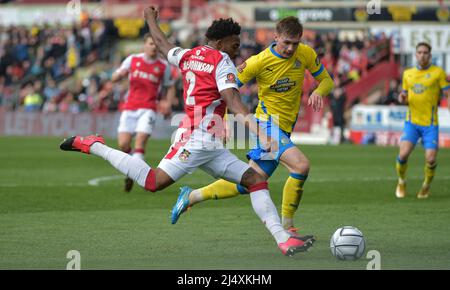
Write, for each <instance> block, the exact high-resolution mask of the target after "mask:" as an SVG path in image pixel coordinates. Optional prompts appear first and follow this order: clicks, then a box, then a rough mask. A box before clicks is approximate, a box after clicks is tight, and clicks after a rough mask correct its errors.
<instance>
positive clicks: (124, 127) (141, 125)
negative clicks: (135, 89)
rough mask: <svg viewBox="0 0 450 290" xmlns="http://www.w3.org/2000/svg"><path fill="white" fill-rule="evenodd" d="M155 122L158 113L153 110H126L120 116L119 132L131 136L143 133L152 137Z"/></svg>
mask: <svg viewBox="0 0 450 290" xmlns="http://www.w3.org/2000/svg"><path fill="white" fill-rule="evenodd" d="M155 121H156V113H155V111H153V110H151V109H138V110H125V111H123V112H122V114H121V115H120V121H119V127H118V128H117V132H119V133H122V132H123V133H131V134H134V133H136V132H142V133H146V134H148V135H151V134H152V131H153V126H154V125H155Z"/></svg>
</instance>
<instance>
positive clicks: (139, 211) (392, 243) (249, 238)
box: [0, 137, 450, 269]
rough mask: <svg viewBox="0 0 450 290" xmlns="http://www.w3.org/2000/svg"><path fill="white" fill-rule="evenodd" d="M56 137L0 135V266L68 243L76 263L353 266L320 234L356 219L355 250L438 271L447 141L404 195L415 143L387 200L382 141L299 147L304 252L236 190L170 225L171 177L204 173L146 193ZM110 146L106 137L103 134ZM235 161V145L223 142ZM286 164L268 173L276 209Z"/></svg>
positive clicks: (41, 261)
mask: <svg viewBox="0 0 450 290" xmlns="http://www.w3.org/2000/svg"><path fill="white" fill-rule="evenodd" d="M60 141H61V139H60V138H31V137H1V138H0V221H1V227H0V269H65V268H66V264H67V263H68V262H69V259H67V258H66V254H67V252H68V251H70V250H78V251H79V252H80V253H81V268H82V269H365V268H366V265H367V263H368V261H369V260H368V259H366V258H365V255H364V256H363V258H361V259H360V260H358V261H352V262H350V261H345V262H342V261H338V260H336V259H335V258H334V257H333V256H332V255H331V253H330V249H329V241H330V237H331V235H332V234H333V232H334V231H335V229H337V228H338V227H340V226H344V225H352V226H356V227H358V228H359V229H360V230H361V231H362V232H363V233H364V235H365V238H366V252H367V251H368V250H378V251H379V252H380V253H381V268H382V269H450V251H449V249H450V227H449V225H448V222H449V220H450V186H449V185H450V162H449V161H450V150H448V149H442V150H440V152H439V154H438V164H439V165H438V168H437V174H436V177H435V180H434V181H433V184H432V191H431V197H430V198H429V199H427V200H418V199H416V197H415V194H416V192H417V191H418V190H419V188H420V185H421V182H422V179H423V166H424V163H423V162H424V160H423V152H424V151H423V149H422V148H419V147H418V148H417V149H416V150H415V152H414V153H413V155H412V156H411V158H410V160H409V169H408V173H407V176H408V184H407V190H408V196H407V197H406V198H405V199H403V200H398V199H396V198H395V196H394V190H395V185H396V177H395V176H396V175H395V169H394V168H395V167H394V166H395V158H396V156H397V153H398V149H397V148H394V147H390V148H382V147H371V146H368V147H359V146H351V145H345V146H336V147H334V146H302V147H301V149H302V150H303V152H304V153H305V154H306V155H307V156H308V157H309V159H310V161H311V164H312V169H311V172H310V176H309V179H308V181H307V183H306V186H305V194H304V197H303V200H302V203H301V207H300V210H299V211H298V213H297V215H296V225H298V226H300V227H301V233H303V234H306V233H313V234H315V235H316V236H317V237H318V241H317V242H316V244H315V246H314V247H313V248H312V250H311V251H309V252H307V253H300V254H297V255H296V256H294V257H292V258H288V257H285V256H283V255H282V254H281V252H280V251H279V250H278V249H277V247H276V244H275V242H274V240H273V239H272V237H271V236H270V234H269V233H268V231H267V230H266V229H265V227H264V226H263V225H262V224H261V222H260V221H259V219H258V218H257V216H256V214H255V213H254V212H253V209H252V208H251V203H250V200H249V197H248V196H239V197H237V198H233V199H226V200H221V201H207V202H204V203H202V204H199V205H196V206H195V207H193V208H192V210H190V211H188V212H187V213H185V214H183V215H182V216H181V218H180V220H179V221H178V223H177V224H176V225H171V224H170V210H171V208H172V206H173V204H174V202H175V201H176V198H177V195H178V188H179V187H180V186H182V185H189V186H191V187H200V186H203V185H206V184H208V183H209V182H212V181H213V178H212V177H209V176H208V175H207V174H205V173H203V172H202V171H200V170H198V171H197V172H195V173H194V174H193V175H190V176H186V177H184V178H183V179H181V180H180V181H179V182H178V183H176V184H175V185H172V186H171V187H169V188H167V189H165V190H163V191H161V192H159V193H150V192H146V191H144V190H143V189H141V188H139V187H138V186H137V185H135V187H134V188H133V191H132V192H131V193H129V194H127V193H124V192H123V191H122V187H123V179H122V178H120V179H113V180H106V181H103V182H100V183H99V185H98V186H91V185H89V184H88V181H89V180H91V179H94V178H98V177H103V176H115V175H120V173H119V172H118V171H116V170H115V169H114V168H112V167H111V166H110V165H109V164H108V163H106V162H105V161H104V160H103V159H101V158H98V157H95V156H88V155H84V154H80V153H76V152H62V151H60V150H59V148H58V146H59V142H60ZM107 142H108V143H109V144H113V145H114V146H115V144H116V142H115V140H107ZM168 147H169V142H168V141H154V140H151V141H150V142H149V144H148V148H147V158H146V159H147V161H148V162H149V163H150V164H151V165H152V166H156V165H157V164H158V162H159V160H160V159H161V158H162V157H163V155H164V154H165V153H166V152H167V150H168ZM235 153H237V154H238V155H239V156H240V158H241V159H244V156H245V151H244V150H239V151H235ZM286 178H287V171H286V169H285V168H284V167H282V166H280V168H279V169H278V170H277V171H276V173H275V174H274V176H273V177H272V178H271V179H270V190H271V195H272V198H273V200H274V202H275V204H276V205H277V207H278V209H281V196H282V189H283V186H284V182H285V180H286Z"/></svg>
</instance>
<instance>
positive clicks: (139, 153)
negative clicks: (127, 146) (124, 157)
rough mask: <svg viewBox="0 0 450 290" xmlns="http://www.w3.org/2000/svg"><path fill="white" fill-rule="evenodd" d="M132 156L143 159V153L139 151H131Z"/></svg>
mask: <svg viewBox="0 0 450 290" xmlns="http://www.w3.org/2000/svg"><path fill="white" fill-rule="evenodd" d="M133 157H136V158H139V159H141V160H144V154H142V153H141V152H134V153H133Z"/></svg>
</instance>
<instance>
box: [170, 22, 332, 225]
mask: <svg viewBox="0 0 450 290" xmlns="http://www.w3.org/2000/svg"><path fill="white" fill-rule="evenodd" d="M302 33H303V27H302V24H301V23H300V22H299V20H298V18H296V17H286V18H284V19H282V20H280V21H279V22H278V23H277V25H276V33H275V42H274V43H272V44H271V45H270V46H269V47H268V48H266V49H265V50H263V51H262V52H261V53H259V54H257V55H254V56H252V57H250V58H249V59H247V60H246V61H245V62H244V63H242V64H241V65H240V66H239V67H238V84H239V86H242V85H243V84H245V83H247V82H249V81H250V80H252V79H253V78H256V82H257V84H258V99H259V103H258V106H257V108H256V112H255V117H256V119H257V122H258V123H259V125H260V127H262V128H265V129H267V134H269V135H272V138H274V137H275V138H276V139H278V143H279V151H278V152H277V154H276V156H275V158H270V156H269V153H268V152H265V150H263V149H262V148H261V147H260V146H259V142H258V140H256V142H255V143H256V147H255V148H253V149H252V150H250V151H249V152H248V154H247V158H248V159H249V160H250V165H251V167H252V168H254V169H255V170H256V171H257V172H258V173H260V174H261V175H263V176H264V177H265V178H266V179H268V178H269V177H270V176H271V175H272V174H273V172H274V171H275V169H276V168H277V167H278V164H279V163H282V164H283V165H284V166H285V167H286V168H287V169H288V170H289V172H290V175H289V177H288V178H287V180H286V183H285V185H284V189H283V203H282V224H283V227H284V228H285V229H288V230H289V231H290V232H291V233H293V234H297V233H296V232H297V230H296V229H295V228H294V222H293V218H294V214H295V212H296V211H297V208H298V206H299V204H300V200H301V198H302V194H303V187H304V184H305V182H306V179H307V177H308V172H309V169H310V163H309V160H308V158H307V157H306V156H305V154H303V153H302V152H301V151H300V149H299V148H298V147H296V146H295V145H294V144H293V143H292V141H291V139H290V135H291V132H292V130H293V128H294V126H295V123H296V121H297V116H298V113H299V110H300V104H301V96H302V86H303V80H304V77H305V70H308V71H310V72H311V74H312V75H313V77H314V78H315V79H316V80H317V81H318V82H319V86H318V87H317V89H316V90H315V91H314V92H313V93H312V94H311V96H310V97H309V99H308V105H310V106H312V107H313V109H314V111H319V110H321V109H322V107H323V100H322V98H323V97H325V96H327V95H328V94H329V93H330V92H331V90H332V89H333V80H332V79H331V77H330V75H329V74H328V72H327V70H326V69H325V68H324V66H323V65H322V63H321V62H320V60H319V58H318V57H317V54H316V52H315V51H314V49H312V48H311V47H309V46H307V45H305V44H302V43H300V39H301V37H302ZM243 193H247V190H246V189H245V188H243V187H242V186H241V185H238V184H234V183H231V182H228V181H225V180H218V181H216V182H214V183H212V184H210V185H208V186H206V187H203V188H200V189H197V190H192V189H191V188H189V187H184V188H182V190H181V193H180V195H179V197H178V200H177V203H176V204H175V206H174V207H173V210H172V223H173V224H174V223H176V222H177V220H178V218H179V216H180V214H181V213H182V212H184V211H185V210H186V209H187V208H188V207H189V206H191V205H193V204H195V203H198V202H200V201H204V200H208V199H223V198H229V197H234V196H237V195H239V194H243Z"/></svg>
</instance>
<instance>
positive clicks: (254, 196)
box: [60, 7, 313, 256]
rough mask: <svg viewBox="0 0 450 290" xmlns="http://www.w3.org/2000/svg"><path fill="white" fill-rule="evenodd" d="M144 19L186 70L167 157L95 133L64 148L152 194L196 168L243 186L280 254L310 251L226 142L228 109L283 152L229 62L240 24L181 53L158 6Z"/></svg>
mask: <svg viewBox="0 0 450 290" xmlns="http://www.w3.org/2000/svg"><path fill="white" fill-rule="evenodd" d="M144 15H145V19H146V21H147V23H148V26H149V28H150V32H151V33H152V37H153V39H154V40H155V43H156V45H157V47H158V48H159V49H160V50H161V52H162V53H163V54H164V55H166V56H167V59H168V60H169V62H170V63H171V64H173V65H175V66H178V67H179V68H180V69H181V74H182V78H183V89H184V92H183V93H184V94H183V97H184V101H185V113H186V117H185V118H184V119H183V121H182V122H181V124H180V126H179V128H178V130H177V134H176V135H177V136H176V137H175V140H174V143H173V144H172V146H171V147H170V149H169V151H168V153H167V155H166V156H165V157H164V158H163V159H162V160H161V162H160V163H159V165H158V167H157V168H152V167H150V166H149V165H148V164H147V163H145V162H144V161H142V160H141V159H139V158H135V157H133V156H130V155H128V154H126V153H124V152H122V151H119V150H115V149H113V148H110V147H108V146H106V145H105V144H104V140H103V138H102V137H99V136H93V135H92V136H87V137H80V136H74V137H71V138H68V139H66V140H64V141H63V142H62V143H61V145H60V148H61V149H62V150H66V151H81V152H83V153H88V154H94V155H97V156H100V157H102V158H103V159H105V160H106V161H108V162H109V163H110V164H111V165H112V166H114V167H115V168H116V169H118V170H119V171H121V172H122V173H124V174H126V175H127V176H129V177H130V178H132V179H133V180H134V181H136V182H137V183H138V184H139V185H140V186H142V187H144V188H145V189H147V190H149V191H152V192H154V191H158V190H161V189H163V188H165V187H167V186H169V185H171V184H173V183H174V182H176V181H177V180H178V179H180V178H181V177H183V176H184V175H186V174H190V173H192V172H194V170H195V169H197V168H201V169H202V170H204V171H205V172H206V173H208V174H210V175H212V176H214V177H217V178H223V179H225V180H228V181H231V182H236V183H239V184H241V185H243V186H245V187H247V188H248V189H249V192H250V200H251V203H252V206H253V209H254V211H255V213H256V214H257V215H258V217H259V218H260V219H261V221H262V222H263V224H264V225H265V227H266V228H267V229H268V230H269V232H270V233H271V234H272V236H273V237H274V239H275V241H276V243H277V245H278V248H279V249H280V250H281V252H282V253H283V254H284V255H286V256H292V255H294V254H295V253H297V252H303V251H306V250H307V249H308V248H309V247H310V246H311V245H312V243H313V241H312V240H311V239H306V238H304V237H297V236H292V235H291V234H290V233H289V232H288V231H286V230H285V229H284V228H283V227H282V225H281V221H280V217H279V215H278V213H277V209H276V207H275V205H274V204H273V201H272V199H271V197H270V193H269V190H268V184H267V182H266V181H265V179H264V178H263V177H262V176H261V175H260V174H259V173H257V172H256V171H255V170H254V169H253V168H251V167H250V166H249V165H248V164H247V163H245V162H244V161H242V160H239V159H238V158H237V157H236V156H235V155H233V154H232V153H231V152H230V151H229V150H228V149H226V148H225V146H224V144H223V142H222V140H223V137H224V134H223V133H224V132H223V131H224V130H223V116H224V113H225V108H226V107H228V108H229V109H230V110H231V111H233V112H234V113H235V114H236V119H237V120H238V121H240V122H242V123H244V124H245V125H246V126H248V128H249V129H250V131H251V132H254V133H255V134H257V133H259V138H260V140H261V144H263V147H264V148H265V149H266V150H268V151H269V152H271V151H275V152H276V151H277V150H278V143H277V142H275V141H274V140H272V139H271V138H270V137H269V136H267V134H266V133H265V131H264V130H260V132H258V124H257V123H256V121H255V119H254V118H253V116H252V115H251V114H250V112H249V111H248V109H247V107H246V106H245V105H244V104H243V103H242V102H241V99H240V95H239V91H238V89H237V88H238V86H237V77H236V75H237V71H236V67H235V66H234V64H233V63H232V61H231V59H230V58H234V57H236V55H237V52H238V50H239V46H240V39H239V34H240V32H241V27H240V26H239V24H238V23H236V22H234V21H233V20H232V19H231V18H230V19H220V20H215V21H214V22H213V23H212V25H211V26H210V27H209V28H208V30H207V31H206V38H207V45H202V46H198V47H195V48H192V49H182V48H180V47H176V46H174V45H173V44H171V43H170V42H168V40H167V38H166V37H165V35H164V33H163V32H162V31H161V29H160V28H159V26H158V24H157V16H158V11H157V10H156V9H155V8H154V7H148V8H146V9H145V10H144Z"/></svg>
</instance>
